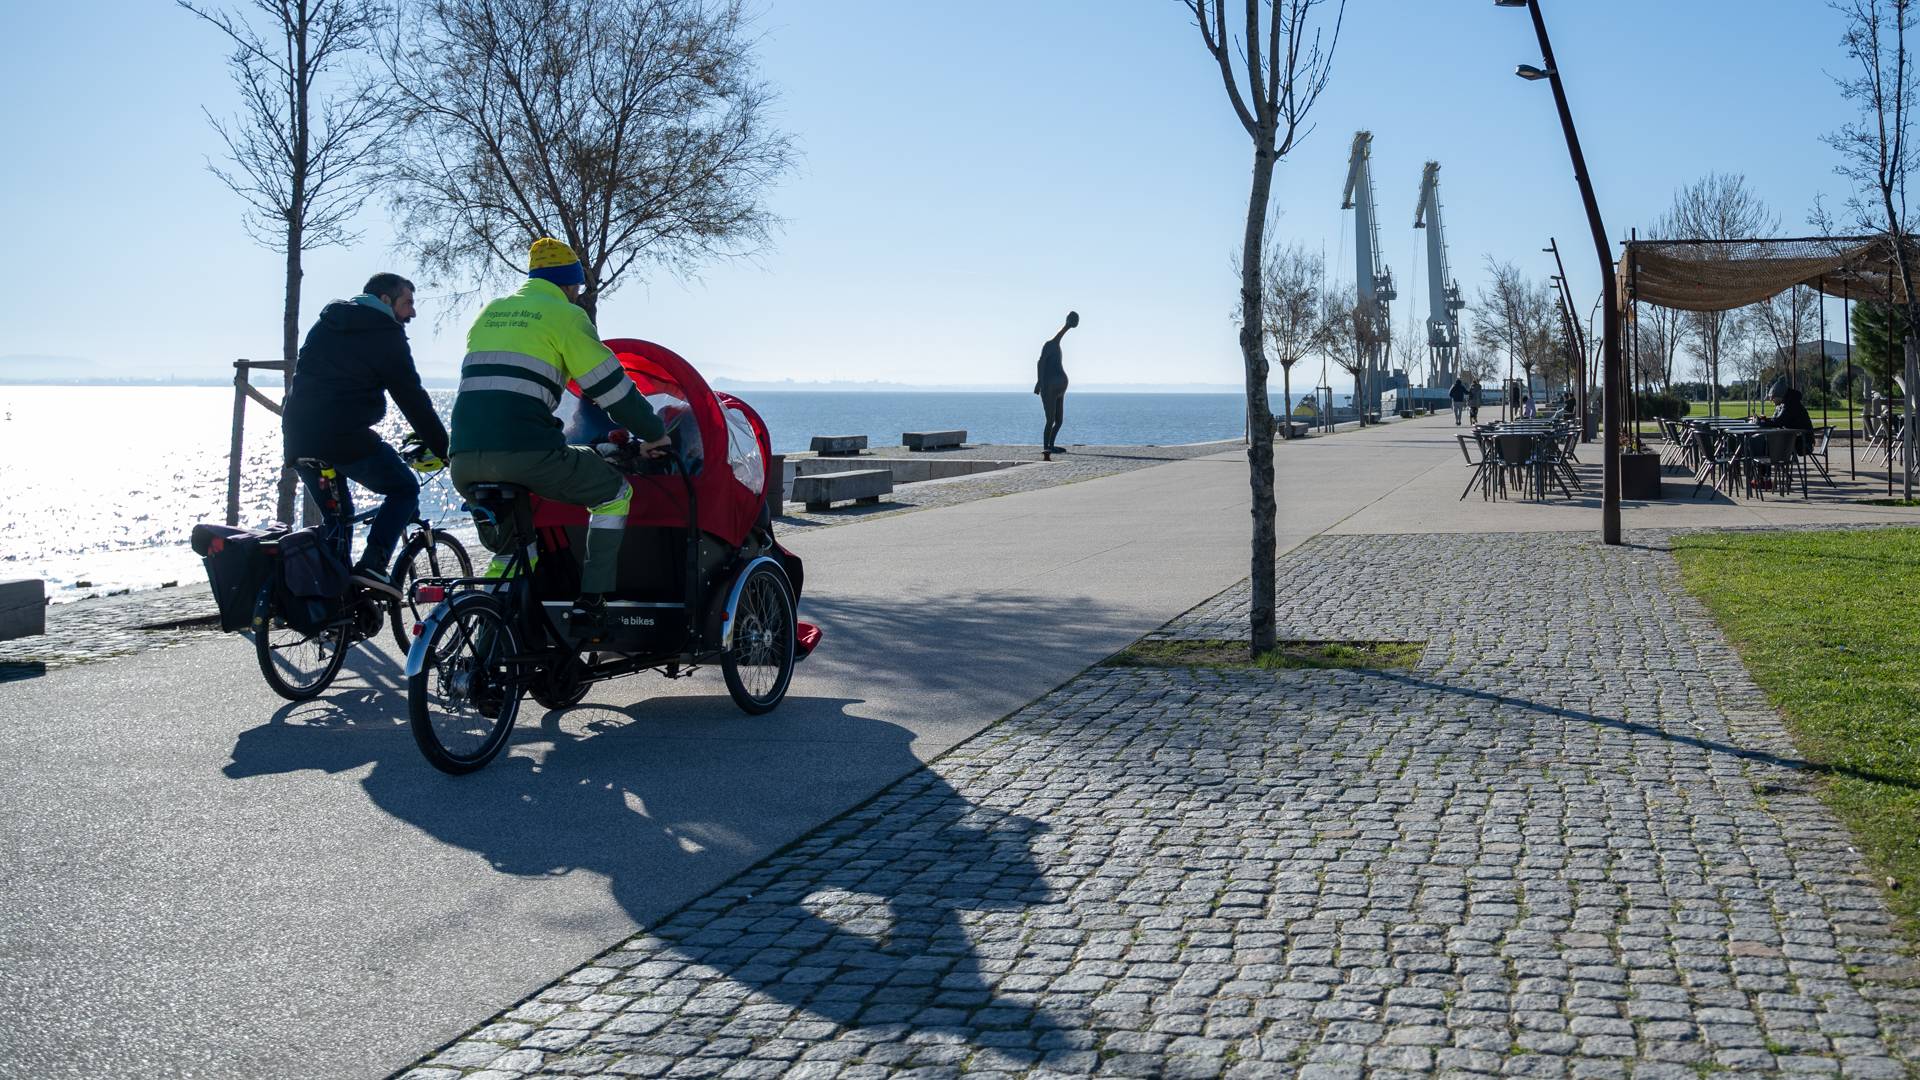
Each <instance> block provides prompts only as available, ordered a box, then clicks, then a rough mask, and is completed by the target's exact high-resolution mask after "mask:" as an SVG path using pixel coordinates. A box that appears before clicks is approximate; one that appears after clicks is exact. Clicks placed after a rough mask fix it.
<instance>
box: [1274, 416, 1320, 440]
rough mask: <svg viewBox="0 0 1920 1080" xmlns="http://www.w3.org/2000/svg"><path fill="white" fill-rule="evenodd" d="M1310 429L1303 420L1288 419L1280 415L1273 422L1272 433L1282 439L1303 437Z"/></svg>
mask: <svg viewBox="0 0 1920 1080" xmlns="http://www.w3.org/2000/svg"><path fill="white" fill-rule="evenodd" d="M1310 429H1311V425H1310V424H1308V423H1307V422H1306V421H1305V420H1288V419H1285V418H1284V417H1282V418H1278V419H1275V420H1274V422H1273V433H1274V434H1275V435H1278V436H1280V437H1281V438H1283V439H1304V438H1306V437H1307V432H1308V431H1309V430H1310Z"/></svg>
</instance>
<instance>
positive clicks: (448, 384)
mask: <svg viewBox="0 0 1920 1080" xmlns="http://www.w3.org/2000/svg"><path fill="white" fill-rule="evenodd" d="M279 381H280V380H279V379H277V378H275V377H274V376H273V373H271V372H268V373H266V374H264V375H263V376H262V381H261V383H260V385H263V386H266V387H269V388H270V387H273V386H276V385H278V384H279ZM420 382H421V385H423V386H426V387H427V388H428V389H431V390H452V389H454V388H455V387H456V386H458V385H459V380H458V379H453V378H439V377H435V378H423V379H421V380H420ZM232 385H233V379H232V378H224V379H222V378H214V377H212V376H208V377H205V378H171V379H132V378H127V379H105V378H98V379H11V378H5V377H0V386H28V387H31V386H45V387H89V388H91V387H115V386H120V387H141V388H153V387H168V386H184V387H209V386H232ZM711 385H712V386H713V388H714V389H715V390H721V391H725V392H726V393H730V394H731V393H743V394H765V393H774V394H1028V393H1032V389H1031V388H1030V387H1024V386H1015V385H1012V384H990V385H984V386H964V385H959V386H956V385H951V384H947V385H942V384H932V385H927V386H913V385H909V384H906V383H767V382H744V381H743V382H735V381H733V380H730V379H715V380H713V381H712V383H711ZM1072 392H1073V393H1079V394H1241V393H1244V392H1245V390H1244V388H1242V387H1240V386H1236V385H1233V384H1230V383H1188V384H1165V383H1088V384H1086V385H1084V386H1075V387H1073V389H1072Z"/></svg>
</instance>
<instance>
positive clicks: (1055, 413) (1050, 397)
mask: <svg viewBox="0 0 1920 1080" xmlns="http://www.w3.org/2000/svg"><path fill="white" fill-rule="evenodd" d="M1040 404H1041V406H1042V407H1044V408H1045V409H1046V411H1047V427H1046V436H1045V439H1044V441H1043V442H1041V444H1040V445H1041V446H1042V447H1043V448H1046V447H1051V446H1053V440H1054V439H1056V438H1058V437H1059V435H1060V424H1061V422H1062V421H1063V420H1065V419H1066V415H1067V388H1066V387H1064V386H1057V387H1056V386H1043V387H1041V388H1040Z"/></svg>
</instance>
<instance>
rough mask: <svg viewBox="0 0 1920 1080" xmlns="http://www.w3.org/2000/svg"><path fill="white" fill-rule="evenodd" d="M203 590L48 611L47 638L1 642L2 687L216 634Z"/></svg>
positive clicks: (187, 589) (98, 601) (83, 603)
mask: <svg viewBox="0 0 1920 1080" xmlns="http://www.w3.org/2000/svg"><path fill="white" fill-rule="evenodd" d="M218 615H219V612H218V611H217V610H216V609H215V608H214V605H213V594H212V593H211V592H210V591H209V590H208V589H207V587H206V586H205V585H188V586H183V587H180V588H173V589H149V590H144V591H141V592H136V593H127V594H124V595H121V596H106V597H100V598H98V599H93V600H78V601H75V602H74V603H71V604H54V605H52V606H51V607H49V608H47V632H46V633H45V634H41V635H38V636H35V637H27V638H16V639H15V640H13V641H0V682H4V681H6V680H7V679H9V678H22V677H27V676H31V675H34V674H38V673H39V672H42V671H46V670H50V669H53V668H61V667H68V666H71V665H73V664H81V663H86V662H87V661H90V660H105V659H107V658H108V657H113V656H125V655H127V654H129V653H136V652H145V651H146V650H148V649H164V648H171V647H173V646H176V645H184V644H187V643H189V642H192V641H197V640H199V639H201V638H205V637H210V636H213V635H216V634H218V633H219V632H220V628H219V626H218V625H208V623H209V621H210V620H213V619H215V618H217V617H218Z"/></svg>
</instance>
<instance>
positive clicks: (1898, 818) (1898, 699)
mask: <svg viewBox="0 0 1920 1080" xmlns="http://www.w3.org/2000/svg"><path fill="white" fill-rule="evenodd" d="M1674 549H1675V552H1676V554H1677V555H1678V557H1679V560H1680V573H1681V579H1682V580H1683V581H1684V582H1685V583H1686V586H1687V588H1688V589H1689V590H1690V591H1692V592H1693V593H1694V594H1695V595H1697V596H1699V597H1700V598H1701V599H1702V600H1703V601H1704V602H1705V603H1706V606H1707V608H1708V609H1709V610H1710V611H1712V612H1713V615H1714V617H1715V618H1716V619H1718V620H1719V623H1720V626H1721V628H1722V629H1723V630H1725V631H1726V634H1727V636H1728V637H1729V638H1730V639H1731V640H1732V641H1733V644H1734V646H1735V648H1737V649H1738V650H1739V652H1740V656H1741V658H1742V659H1743V660H1744V661H1745V662H1746V665H1747V669H1748V670H1749V671H1751V672H1752V673H1753V677H1754V679H1755V681H1757V682H1758V683H1759V684H1760V686H1761V688H1762V689H1763V690H1765V691H1766V693H1767V696H1768V697H1769V698H1770V699H1771V700H1772V701H1773V703H1774V704H1775V705H1776V706H1778V707H1779V709H1780V710H1781V712H1782V713H1783V714H1784V715H1785V717H1786V721H1787V727H1788V730H1789V731H1790V732H1791V734H1792V736H1793V740H1794V743H1795V745H1796V746H1797V747H1798V748H1799V751H1800V754H1801V756H1802V757H1803V758H1805V759H1806V760H1807V761H1810V762H1812V763H1814V764H1815V766H1816V767H1817V768H1818V769H1819V773H1820V784H1819V787H1820V790H1821V794H1822V797H1823V798H1824V799H1825V800H1826V802H1827V804H1828V805H1829V806H1831V807H1832V808H1833V809H1834V811H1835V812H1836V813H1837V814H1838V815H1839V816H1840V818H1841V820H1842V821H1844V822H1845V823H1846V824H1847V826H1848V828H1850V829H1851V830H1852V832H1853V835H1854V837H1855V838H1856V840H1857V842H1858V846H1859V848H1860V851H1861V853H1862V855H1864V856H1865V858H1866V860H1867V862H1868V864H1869V865H1870V866H1871V867H1872V868H1873V870H1874V872H1875V875H1876V879H1879V880H1884V879H1886V878H1891V879H1893V881H1894V882H1895V883H1896V884H1895V887H1894V890H1893V891H1891V892H1890V893H1889V894H1888V899H1889V903H1890V904H1891V905H1892V907H1893V910H1894V912H1895V913H1896V914H1897V915H1898V916H1899V917H1900V919H1901V922H1902V924H1903V928H1904V929H1905V931H1906V933H1907V935H1908V937H1909V938H1915V939H1920V617H1917V616H1916V612H1915V608H1914V604H1913V602H1912V600H1911V599H1910V598H1912V597H1914V596H1915V595H1916V590H1920V529H1873V530H1861V531H1851V532H1805V533H1772V534H1767V533H1756V534H1735V533H1707V534H1700V535H1694V536H1683V537H1680V538H1678V539H1676V540H1675V541H1674Z"/></svg>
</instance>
